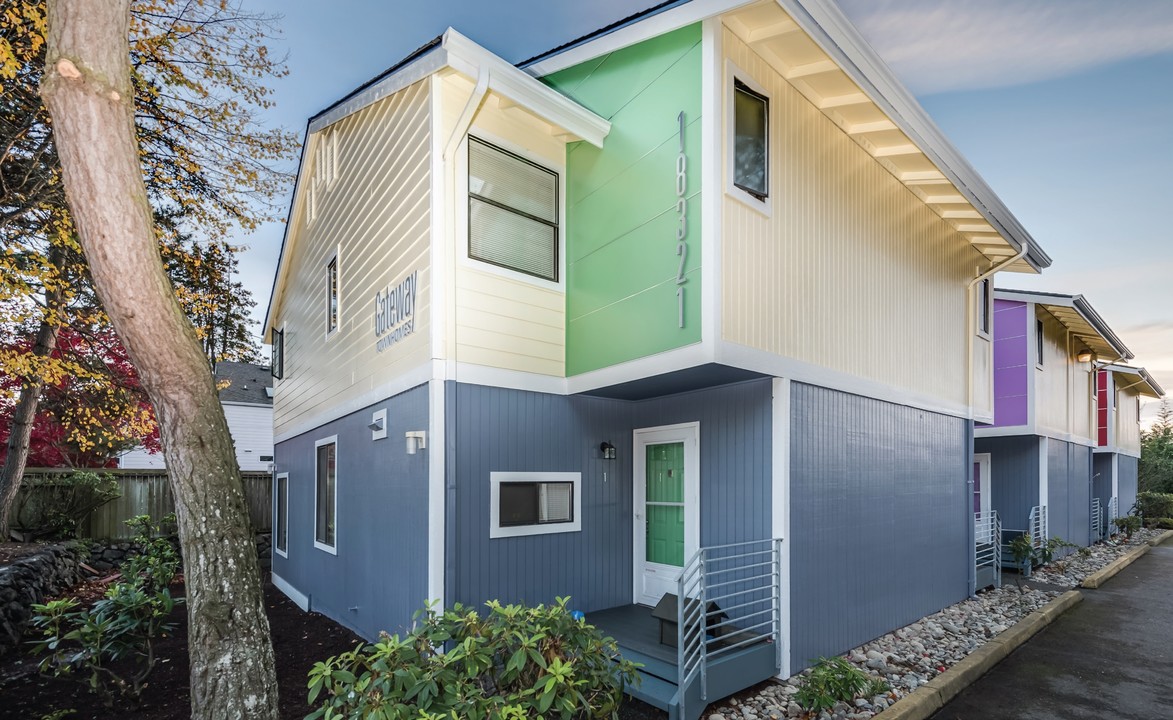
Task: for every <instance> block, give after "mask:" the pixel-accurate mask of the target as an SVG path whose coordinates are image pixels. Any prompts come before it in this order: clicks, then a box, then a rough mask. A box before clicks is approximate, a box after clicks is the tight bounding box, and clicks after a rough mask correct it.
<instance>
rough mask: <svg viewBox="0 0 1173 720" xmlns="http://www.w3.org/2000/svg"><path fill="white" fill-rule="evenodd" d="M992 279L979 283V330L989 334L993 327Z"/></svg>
mask: <svg viewBox="0 0 1173 720" xmlns="http://www.w3.org/2000/svg"><path fill="white" fill-rule="evenodd" d="M990 282H991V281H990V279H989V278H986V279H985V280H982V281H981V282H980V283H978V307H977V312H978V332H980V333H981V334H982V335H989V334H990V328H991V327H993V305H992V302H991V300H992V298H991V297H990Z"/></svg>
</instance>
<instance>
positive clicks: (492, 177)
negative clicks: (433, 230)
mask: <svg viewBox="0 0 1173 720" xmlns="http://www.w3.org/2000/svg"><path fill="white" fill-rule="evenodd" d="M468 256H469V257H471V258H475V259H477V260H481V261H483V262H487V263H492V264H493V265H499V266H501V267H505V268H509V269H511V270H516V271H518V272H521V273H525V274H527V275H533V276H535V277H539V278H543V279H545V280H552V281H555V282H557V280H558V175H557V174H556V173H555V172H554V171H552V170H549V169H547V168H544V167H542V166H541V165H537V164H535V163H532V162H530V161H528V160H525V159H524V158H521V157H518V156H517V155H514V154H513V153H510V152H506V151H505V150H502V149H501V148H499V147H496V146H494V145H490V144H489V143H487V142H485V141H483V140H478V139H477V138H474V137H470V138H469V139H468Z"/></svg>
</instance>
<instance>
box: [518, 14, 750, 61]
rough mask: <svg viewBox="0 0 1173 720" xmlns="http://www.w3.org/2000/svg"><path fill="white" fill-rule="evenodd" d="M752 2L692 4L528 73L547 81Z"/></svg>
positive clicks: (605, 37) (581, 47) (581, 46)
mask: <svg viewBox="0 0 1173 720" xmlns="http://www.w3.org/2000/svg"><path fill="white" fill-rule="evenodd" d="M753 2H756V0H693V2H689V3H685V4H683V5H678V6H676V7H674V8H670V9H668V10H665V11H663V12H660V13H656V14H655V15H650V16H648V17H646V18H643V19H641V20H637V21H635V22H633V23H632V24H630V25H625V26H623V27H621V28H618V29H616V30H614V31H612V32H609V33H607V34H605V35H600V36H599V37H597V38H594V39H591V40H587V41H586V42H583V43H581V44H579V45H574V46H572V47H569V48H567V49H565V50H563V51H562V52H560V53H558V54H557V55H552V56H550V57H547V58H543V59H542V60H540V61H538V62H536V63H533V64H532V65H527V66H526V68H525V72H527V73H529V74H530V75H533V76H534V77H545V76H546V75H551V74H553V73H556V72H558V71H559V70H565V69H566V68H568V67H574V66H575V65H578V64H580V63H584V62H586V61H587V60H593V59H594V58H597V57H601V56H603V55H606V54H607V53H610V52H614V51H615V50H619V49H621V48H625V47H628V46H629V45H635V44H636V43H640V42H643V41H644V40H648V39H651V38H654V37H657V36H659V35H663V34H664V33H669V32H672V31H673V30H677V29H679V28H682V27H685V26H686V25H692V24H693V23H698V22H700V21H702V20H706V19H708V18H711V17H715V16H717V15H720V14H721V13H726V12H729V11H730V10H736V9H737V8H739V7H742V6H743V5H750V4H752V3H753Z"/></svg>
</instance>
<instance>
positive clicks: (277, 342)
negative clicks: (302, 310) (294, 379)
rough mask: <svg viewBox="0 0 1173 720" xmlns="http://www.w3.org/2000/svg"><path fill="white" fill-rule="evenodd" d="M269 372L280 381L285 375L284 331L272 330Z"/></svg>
mask: <svg viewBox="0 0 1173 720" xmlns="http://www.w3.org/2000/svg"><path fill="white" fill-rule="evenodd" d="M269 347H270V352H271V354H270V355H269V372H270V373H271V374H272V375H273V377H274V378H276V379H278V380H280V379H281V376H282V375H284V374H285V331H284V330H278V329H277V328H273V344H272V345H270V346H269Z"/></svg>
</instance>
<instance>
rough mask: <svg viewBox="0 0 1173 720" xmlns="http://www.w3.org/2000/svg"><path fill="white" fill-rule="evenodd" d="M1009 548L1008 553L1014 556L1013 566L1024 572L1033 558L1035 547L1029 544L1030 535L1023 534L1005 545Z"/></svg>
mask: <svg viewBox="0 0 1173 720" xmlns="http://www.w3.org/2000/svg"><path fill="white" fill-rule="evenodd" d="M1007 547H1009V548H1010V553H1011V554H1012V555H1014V564H1015V565H1017V566H1018V567H1019V568H1021V569H1023V570H1026V569H1029V565H1030V563H1031V561H1032V560H1034V556H1035V547H1034V544H1033V543H1031V540H1030V535H1026V534H1025V533H1024V534H1022V535H1019V536H1018V537H1016V538H1014V539H1013V540H1011V541H1010V542H1009V543H1007Z"/></svg>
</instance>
